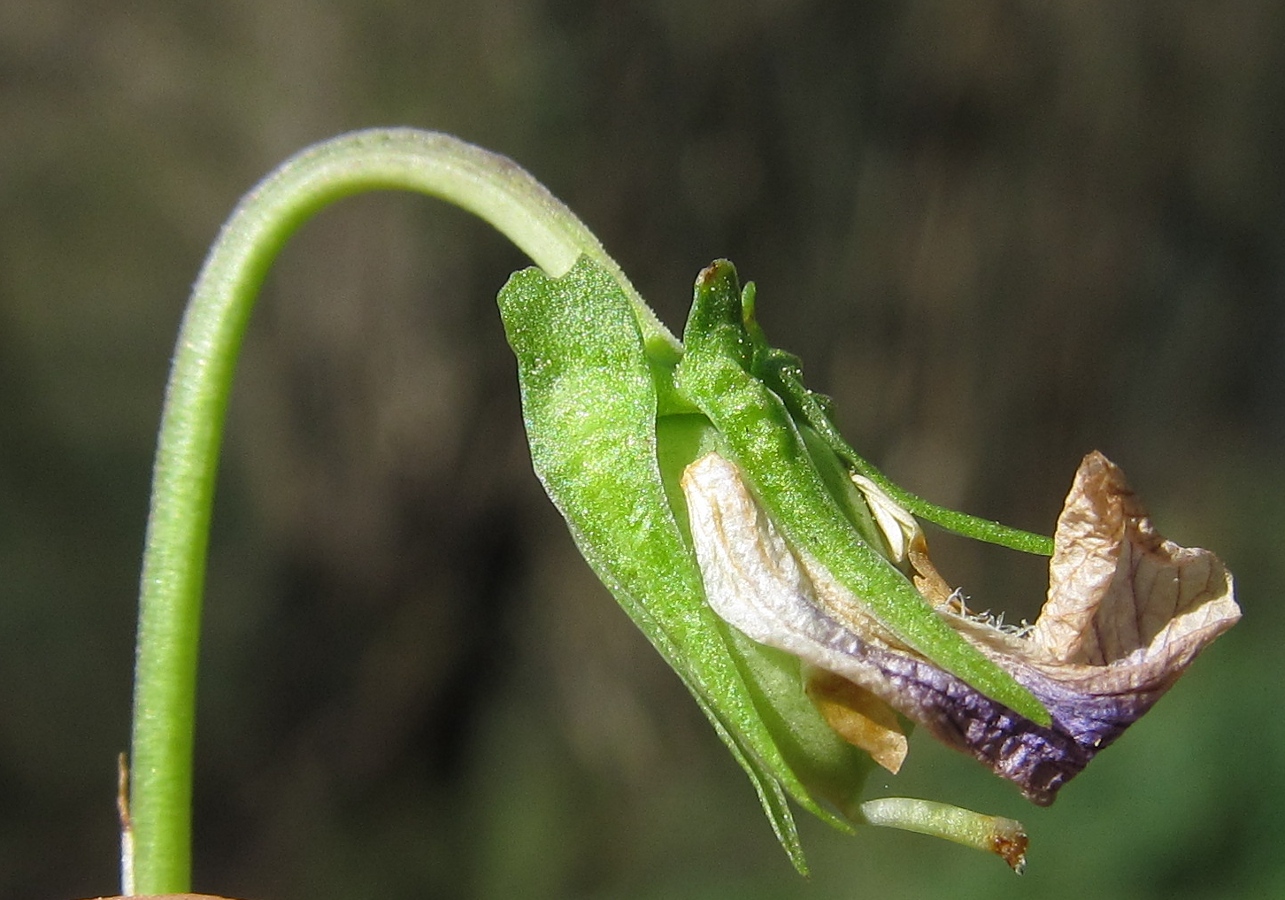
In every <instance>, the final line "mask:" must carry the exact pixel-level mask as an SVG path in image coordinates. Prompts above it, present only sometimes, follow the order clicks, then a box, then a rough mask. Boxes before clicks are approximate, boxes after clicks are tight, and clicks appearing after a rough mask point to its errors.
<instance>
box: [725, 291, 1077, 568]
mask: <svg viewBox="0 0 1285 900" xmlns="http://www.w3.org/2000/svg"><path fill="white" fill-rule="evenodd" d="M755 293H756V292H755V289H754V284H753V282H751V283H749V284H747V285H745V289H744V291H742V293H741V322H742V323H743V324H744V326H745V330H746V335H747V337H748V339H749V344H750V353H749V357H750V366H749V371H750V372H751V374H753V375H754V377H755V378H757V379H759V380H760V381H762V382H763V383H764V384H765V385H767V386H768V388H770V389H771V390H772V392H773V393H775V394H776V395H777V396H778V397H780V398H781V401H782V402H783V403H785V405H786V408H787V409H789V411H790V415H791V416H793V417H794V420H795V421H796V422H798V423H799V424H800V425H803V424H806V425H807V426H808V427H809V428H811V429H812V430H813V431H814V432H815V433H816V434H817V435H818V436H819V437H820V438H821V440H823V441H824V442H825V444H826V445H827V446H828V447H829V448H830V451H831V453H833V454H834V455H835V456H837V457H838V458H839V459H841V460H843V461H844V463H845V464H846V465H848V466H850V467H851V468H852V470H853V471H855V472H859V473H860V474H862V475H864V476H865V477H867V478H869V479H870V480H871V481H873V482H874V483H875V484H877V485H879V487H880V489H882V490H883V491H884V493H886V494H888V496H890V497H892V498H893V499H894V500H896V501H897V502H898V503H900V504H901V505H902V506H903V507H905V508H906V509H907V510H909V511H910V512H912V513H914V514H915V515H916V516H918V517H919V518H921V519H925V520H927V521H929V522H932V523H933V524H935V525H939V526H941V527H942V528H945V529H947V530H948V531H953V532H955V533H956V534H962V535H964V536H965V537H969V538H972V539H973V540H978V541H986V542H988V543H991V544H998V545H999V546H1001V547H1008V548H1009V549H1010V550H1020V551H1021V552H1023V553H1033V554H1036V555H1037V556H1052V555H1053V539H1052V538H1050V537H1048V536H1047V535H1043V534H1033V533H1031V532H1029V531H1022V530H1021V529H1019V528H1011V527H1009V526H1008V525H1003V524H1001V523H999V522H993V521H991V520H990V519H983V518H981V517H979V516H974V515H969V514H968V513H962V512H959V511H957V510H953V509H946V508H945V507H943V506H938V505H937V504H935V503H929V502H928V501H927V500H925V499H924V498H923V497H920V496H918V495H917V494H913V493H911V492H910V491H908V490H906V489H905V488H903V487H901V486H900V485H899V484H897V483H896V482H894V481H892V480H891V479H889V478H888V476H886V475H884V474H883V472H881V471H879V470H878V469H877V468H875V466H874V465H872V464H871V463H870V462H869V461H868V460H866V459H865V458H864V457H863V456H861V454H859V453H857V451H856V450H854V449H853V448H852V445H850V444H849V443H848V442H847V441H845V440H844V439H843V436H842V435H840V434H839V430H838V429H837V428H835V427H834V422H833V416H832V413H833V410H832V405H833V404H832V403H831V401H830V398H829V397H827V396H826V395H825V394H818V393H817V392H816V391H812V390H809V389H808V388H807V386H806V385H804V383H803V366H802V363H801V361H800V360H799V358H798V357H797V356H795V355H794V354H792V353H787V352H785V351H784V350H777V349H776V348H774V347H771V346H769V345H768V343H767V339H766V337H765V336H764V334H763V329H762V328H760V327H759V324H758V321H757V320H756V319H755V317H754V301H755Z"/></svg>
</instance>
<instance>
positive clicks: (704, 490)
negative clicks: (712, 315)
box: [683, 453, 1240, 805]
mask: <svg viewBox="0 0 1285 900" xmlns="http://www.w3.org/2000/svg"><path fill="white" fill-rule="evenodd" d="M854 481H855V482H856V484H857V487H858V489H859V490H861V491H862V493H863V494H864V495H865V496H866V498H867V502H868V503H869V505H870V507H871V510H872V512H873V513H874V515H875V518H876V521H877V522H878V524H879V526H880V529H881V530H882V532H883V534H884V536H885V539H886V542H887V544H888V549H889V554H890V557H891V558H892V559H893V561H894V562H897V563H900V564H901V565H902V566H903V567H904V568H905V570H906V571H907V574H908V575H909V576H911V577H912V578H913V580H914V582H915V585H916V587H918V588H919V590H920V593H922V594H923V595H924V597H925V598H926V599H927V600H929V601H930V602H931V603H933V604H934V606H935V607H936V608H937V610H938V611H939V612H940V614H941V615H942V616H943V618H944V619H945V620H946V621H947V622H948V623H949V624H950V625H951V626H952V627H953V628H954V629H956V630H957V631H958V632H959V633H960V634H961V635H963V636H964V638H966V639H967V640H968V641H969V642H970V643H971V644H973V645H974V646H976V647H977V648H978V649H979V650H980V651H981V652H982V653H983V654H985V655H986V656H987V657H988V658H990V659H991V660H993V661H994V662H996V663H997V664H998V665H1000V666H1001V667H1002V668H1003V669H1005V670H1006V671H1008V672H1009V673H1010V674H1011V675H1012V676H1013V677H1014V678H1015V679H1016V681H1017V682H1018V683H1019V684H1021V685H1022V686H1023V687H1025V688H1027V689H1028V690H1030V691H1031V693H1032V694H1034V695H1035V697H1037V698H1038V699H1039V700H1040V701H1041V702H1042V703H1043V704H1044V706H1045V707H1046V708H1047V710H1048V712H1049V713H1050V715H1051V717H1052V724H1051V725H1049V726H1041V725H1039V724H1037V723H1035V722H1033V721H1031V720H1030V719H1028V718H1026V717H1024V716H1022V715H1021V714H1019V713H1017V712H1015V711H1013V710H1012V709H1010V708H1008V707H1006V706H1004V705H1003V704H1001V703H999V702H997V701H995V700H993V699H991V698H989V697H987V696H986V695H984V694H982V693H981V692H980V691H978V690H977V689H976V688H974V687H972V686H971V685H969V684H968V683H967V682H965V681H964V680H963V679H961V678H959V677H958V676H956V675H953V674H951V673H949V672H947V671H945V670H944V669H943V668H941V667H940V666H938V665H936V664H935V663H934V662H933V661H931V660H929V659H927V658H926V657H925V656H923V655H922V654H920V653H918V652H917V651H915V650H913V649H912V648H910V647H909V646H907V645H906V643H904V642H903V641H901V640H899V639H898V638H897V637H896V636H895V635H893V634H892V633H891V631H890V630H889V629H888V628H886V627H885V626H884V625H883V624H881V622H880V621H879V620H878V619H877V618H875V617H874V616H873V615H871V614H870V612H869V610H868V606H867V604H866V603H864V602H863V599H862V598H861V597H858V596H856V595H854V594H853V593H852V592H851V591H849V590H848V589H846V588H845V587H843V586H842V585H840V584H839V583H838V582H837V581H836V580H835V579H834V578H833V577H832V576H831V575H830V573H829V572H827V571H826V569H825V568H824V567H823V566H821V565H820V564H819V563H818V562H817V560H816V559H815V558H814V557H813V556H812V555H811V554H810V553H809V552H808V551H807V549H805V548H801V547H793V546H791V545H790V544H789V543H788V541H787V540H786V539H785V538H784V537H783V535H782V534H781V532H780V531H779V530H778V528H777V526H776V525H775V524H774V523H773V521H772V520H771V518H770V517H769V516H768V514H767V513H766V511H765V510H764V507H763V506H762V505H760V504H759V502H758V501H757V500H756V499H755V497H754V495H753V494H752V492H751V491H750V489H749V487H748V486H747V484H746V482H745V480H744V479H743V478H742V475H741V473H740V471H739V470H738V468H737V467H736V465H734V464H733V463H732V462H730V461H729V460H727V459H725V458H723V457H722V456H720V455H718V454H717V453H710V454H707V455H705V456H704V457H702V458H701V459H699V460H697V461H696V462H694V463H692V464H691V465H690V466H689V467H688V468H687V470H686V472H685V475H684V478H683V489H684V492H685V496H686V500H687V508H688V512H689V515H690V521H691V532H692V538H693V542H694V546H695V551H696V555H697V559H698V560H699V563H700V567H701V571H702V575H703V578H704V582H705V589H706V593H707V596H708V598H709V602H710V605H711V606H712V607H713V608H714V610H715V611H716V612H717V613H718V614H719V615H720V616H721V617H723V618H724V619H725V620H726V621H727V622H729V623H730V624H732V625H734V626H735V627H736V628H738V629H739V630H741V631H742V632H744V633H745V634H746V635H748V636H749V637H751V638H752V639H754V640H756V641H759V642H761V643H764V644H767V645H770V646H773V647H776V648H779V649H781V650H785V651H787V652H789V653H791V654H793V655H795V656H797V657H799V658H800V659H802V660H803V661H804V662H805V663H807V664H808V665H809V666H811V667H812V668H813V669H814V671H813V672H812V673H811V674H810V676H809V693H810V694H811V695H812V697H813V699H814V701H815V702H816V703H817V704H818V707H819V708H820V709H821V711H822V712H823V714H824V715H825V716H826V718H827V720H828V721H829V722H830V723H831V725H832V727H835V728H836V730H837V731H839V732H840V733H841V734H842V735H843V736H844V737H845V738H847V739H848V740H850V741H851V742H853V743H854V744H856V745H857V746H860V747H862V748H863V749H865V750H866V751H867V752H869V753H870V754H871V756H872V757H873V758H874V759H875V760H876V761H877V762H879V763H880V764H881V765H883V766H885V767H886V768H888V769H890V770H892V771H896V770H897V768H898V767H899V766H900V764H901V760H902V758H904V756H905V739H904V736H903V735H902V731H901V727H900V724H899V722H898V720H897V716H896V715H894V714H893V713H892V710H895V711H896V712H897V713H900V714H901V715H903V716H905V717H906V718H908V719H910V720H912V721H914V722H917V723H919V724H921V725H923V726H924V727H926V728H928V730H929V731H930V732H931V733H932V734H933V735H935V736H936V737H937V738H938V739H940V740H941V741H943V742H944V743H946V744H948V745H950V746H952V747H956V748H958V749H960V750H963V751H965V752H967V753H970V754H972V755H973V756H974V757H976V758H977V759H978V760H980V761H981V762H983V763H985V764H986V765H987V766H989V767H990V768H991V769H992V770H993V771H995V772H996V773H997V774H999V775H1001V776H1003V777H1004V778H1007V779H1009V780H1010V781H1013V782H1015V783H1016V784H1017V785H1018V786H1019V787H1020V788H1021V789H1022V792H1023V794H1025V795H1026V796H1027V797H1028V798H1029V799H1030V800H1032V801H1033V802H1035V803H1037V804H1040V805H1047V804H1049V803H1052V802H1053V799H1054V797H1055V796H1056V793H1057V791H1058V789H1059V788H1060V787H1061V786H1062V785H1063V784H1065V783H1066V782H1067V781H1068V780H1070V779H1071V778H1072V777H1074V776H1075V775H1076V774H1078V773H1079V772H1080V770H1082V769H1083V768H1084V767H1085V765H1087V764H1088V762H1089V760H1090V759H1092V758H1093V756H1094V755H1095V754H1096V753H1097V752H1098V751H1099V750H1101V749H1102V748H1103V747H1105V746H1107V745H1108V744H1110V743H1111V742H1112V741H1113V740H1115V739H1116V738H1117V737H1119V735H1120V734H1121V733H1122V732H1123V731H1124V729H1125V728H1127V727H1128V726H1129V725H1130V724H1131V723H1133V722H1134V721H1136V720H1137V719H1138V717H1140V716H1141V715H1142V714H1143V713H1145V712H1146V711H1147V710H1148V709H1149V708H1150V707H1151V705H1152V704H1153V703H1155V701H1156V700H1157V699H1158V698H1159V697H1160V695H1161V694H1163V693H1164V692H1165V691H1166V690H1168V689H1169V687H1170V686H1171V685H1172V684H1173V683H1174V681H1175V680H1176V679H1177V677H1178V676H1179V675H1180V674H1181V673H1182V671H1183V670H1184V669H1185V668H1186V667H1187V666H1188V665H1189V664H1190V663H1191V661H1192V660H1193V659H1194V658H1195V656H1196V655H1197V654H1198V653H1199V652H1200V651H1201V650H1202V649H1203V648H1204V647H1205V646H1206V645H1207V644H1208V643H1209V642H1210V641H1212V640H1213V639H1214V638H1215V637H1217V636H1218V635H1219V634H1221V633H1222V632H1223V631H1225V630H1226V629H1227V628H1229V627H1231V625H1233V624H1234V623H1235V622H1236V621H1237V620H1238V619H1239V618H1240V609H1239V608H1238V607H1237V605H1236V602H1235V600H1234V599H1233V587H1232V579H1231V575H1230V574H1229V573H1228V572H1227V570H1226V569H1225V568H1224V567H1223V565H1222V563H1221V562H1220V561H1219V560H1218V558H1217V557H1215V556H1214V555H1213V554H1212V553H1209V552H1208V551H1205V550H1199V549H1186V548H1183V547H1179V546H1177V545H1176V544H1174V543H1172V542H1170V541H1167V540H1165V539H1164V538H1162V537H1161V536H1160V535H1159V534H1158V533H1157V532H1156V531H1155V529H1154V527H1153V526H1152V524H1151V521H1150V519H1149V518H1147V515H1146V513H1145V511H1144V510H1143V508H1142V506H1141V504H1140V503H1139V502H1138V500H1137V498H1136V497H1135V496H1134V494H1133V493H1132V491H1130V490H1129V488H1128V486H1127V485H1126V484H1125V482H1124V479H1123V476H1122V474H1121V472H1120V470H1119V469H1118V468H1117V467H1116V466H1115V465H1113V464H1112V463H1111V462H1110V461H1108V460H1107V459H1106V457H1104V456H1102V455H1101V454H1100V453H1091V454H1089V455H1088V456H1087V457H1085V459H1084V461H1083V463H1082V464H1081V466H1080V469H1079V471H1078V473H1077V475H1076V479H1075V483H1074V486H1073V487H1072V489H1071V492H1070V495H1069V496H1068V497H1067V500H1066V505H1065V507H1064V509H1063V511H1062V515H1061V517H1060V518H1059V520H1058V527H1057V532H1056V535H1055V552H1054V555H1053V559H1052V562H1051V564H1050V585H1049V595H1048V601H1047V603H1046V604H1045V607H1044V609H1043V611H1042V613H1041V614H1040V617H1039V619H1038V620H1037V621H1036V622H1035V624H1034V626H1033V627H1031V628H1030V629H1029V630H1023V631H1021V632H1018V631H1015V630H1012V629H1004V628H1000V627H996V626H995V625H994V624H992V623H991V622H989V621H987V620H986V619H985V618H982V617H976V616H972V615H970V614H969V613H968V612H967V610H966V609H965V608H964V607H963V604H962V603H961V602H960V601H959V600H958V599H957V598H958V594H957V593H956V592H954V591H952V590H951V588H950V587H949V586H948V585H947V584H946V582H945V581H944V580H943V579H942V578H941V576H940V575H938V573H937V572H936V570H935V569H934V568H933V567H932V564H931V563H930V562H929V559H928V555H927V547H926V543H925V541H924V537H923V533H922V531H921V530H920V529H919V526H918V524H917V523H916V522H915V520H914V518H913V517H912V516H911V515H910V514H909V513H907V512H906V511H905V510H904V509H902V508H901V507H900V506H899V505H898V504H897V503H895V502H894V501H893V500H892V499H891V498H889V497H888V496H887V495H886V494H884V493H883V492H882V491H880V490H879V489H878V488H877V487H876V486H875V485H874V484H872V483H871V482H869V481H866V480H865V479H861V478H859V477H858V478H856V479H854Z"/></svg>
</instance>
